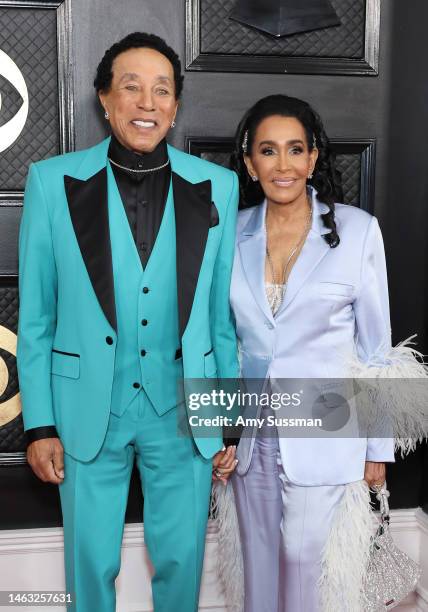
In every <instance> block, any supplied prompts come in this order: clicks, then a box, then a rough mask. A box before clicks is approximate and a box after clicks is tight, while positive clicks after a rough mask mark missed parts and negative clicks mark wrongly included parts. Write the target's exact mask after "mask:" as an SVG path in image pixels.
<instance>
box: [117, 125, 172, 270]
mask: <svg viewBox="0 0 428 612" xmlns="http://www.w3.org/2000/svg"><path fill="white" fill-rule="evenodd" d="M108 157H109V158H110V160H112V161H113V162H116V163H118V164H120V165H121V166H125V167H126V168H132V169H133V170H146V169H147V170H149V169H151V168H158V167H159V166H163V165H164V164H165V163H166V162H167V161H168V149H167V146H166V141H165V140H162V141H161V142H160V143H159V144H158V146H157V147H156V149H154V151H152V152H151V153H144V154H142V155H139V154H138V153H134V152H133V151H130V150H129V149H126V148H125V147H124V146H123V145H121V144H120V142H119V141H118V140H117V139H116V138H115V137H114V136H112V138H111V143H110V147H109V150H108ZM110 163H111V167H112V170H113V174H114V177H115V179H116V183H117V186H118V188H119V193H120V196H121V198H122V202H123V205H124V207H125V211H126V215H127V217H128V221H129V225H130V227H131V231H132V235H133V236H134V240H135V246H136V247H137V250H138V254H139V256H140V259H141V263H142V265H143V267H145V266H146V264H147V262H148V260H149V257H150V254H151V252H152V250H153V247H154V244H155V241H156V237H157V235H158V232H159V228H160V224H161V222H162V217H163V213H164V210H165V204H166V199H167V197H168V190H169V184H170V179H171V166H170V164H168V165H166V166H165V167H163V168H161V169H160V170H154V171H152V172H147V173H146V172H130V171H128V170H123V169H122V168H119V167H118V166H115V165H114V164H113V163H112V162H110Z"/></svg>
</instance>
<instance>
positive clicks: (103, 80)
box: [94, 32, 184, 100]
mask: <svg viewBox="0 0 428 612" xmlns="http://www.w3.org/2000/svg"><path fill="white" fill-rule="evenodd" d="M140 47H145V48H147V49H154V50H155V51H159V53H162V55H164V56H165V57H166V58H167V59H169V61H170V62H171V64H172V67H173V69H174V81H175V99H176V100H178V98H179V97H180V95H181V92H182V90H183V81H184V76H183V75H182V74H181V62H180V58H179V57H178V55H177V53H176V52H175V51H174V49H172V48H171V47H169V46H168V45H167V44H166V42H165V41H164V40H163V38H160V37H159V36H156V35H155V34H147V33H146V32H134V33H133V34H128V36H125V38H122V40H119V42H117V43H115V44H114V45H113V46H112V47H110V49H107V51H106V52H105V53H104V57H103V59H102V60H101V61H100V63H99V64H98V68H97V74H96V76H95V80H94V87H95V89H96V91H97V93H98V92H99V91H106V92H107V91H108V90H109V89H110V86H111V81H112V79H113V71H112V67H113V62H114V60H115V58H116V57H117V56H118V55H120V54H121V53H123V52H124V51H128V50H129V49H138V48H140Z"/></svg>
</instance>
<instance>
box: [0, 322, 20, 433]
mask: <svg viewBox="0 0 428 612" xmlns="http://www.w3.org/2000/svg"><path fill="white" fill-rule="evenodd" d="M16 343H17V337H16V334H14V333H13V332H12V331H10V329H8V328H7V327H3V326H2V325H0V349H3V350H5V351H7V352H8V353H10V354H11V355H13V356H14V357H16ZM8 384H9V369H8V367H7V364H6V362H5V360H4V359H3V358H2V357H1V356H0V427H3V425H6V424H7V423H10V421H13V419H15V418H16V417H17V416H18V415H19V414H20V412H21V400H20V394H19V393H16V394H15V395H14V396H13V397H11V398H10V399H8V400H6V401H5V402H2V401H1V397H2V395H3V394H4V392H5V391H6V389H7V386H8Z"/></svg>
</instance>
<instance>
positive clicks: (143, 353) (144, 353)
mask: <svg viewBox="0 0 428 612" xmlns="http://www.w3.org/2000/svg"><path fill="white" fill-rule="evenodd" d="M140 354H141V357H145V356H146V355H147V351H145V350H144V349H142V351H141V353H140Z"/></svg>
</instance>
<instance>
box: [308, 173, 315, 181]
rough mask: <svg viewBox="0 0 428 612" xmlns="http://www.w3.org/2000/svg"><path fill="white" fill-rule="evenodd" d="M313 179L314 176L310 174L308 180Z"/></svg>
mask: <svg viewBox="0 0 428 612" xmlns="http://www.w3.org/2000/svg"><path fill="white" fill-rule="evenodd" d="M313 178H314V175H313V174H312V172H311V174H310V175H309V176H308V179H309V180H311V179H313Z"/></svg>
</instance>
